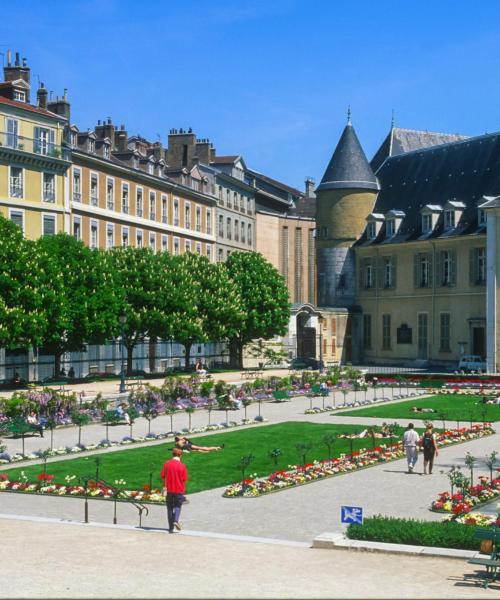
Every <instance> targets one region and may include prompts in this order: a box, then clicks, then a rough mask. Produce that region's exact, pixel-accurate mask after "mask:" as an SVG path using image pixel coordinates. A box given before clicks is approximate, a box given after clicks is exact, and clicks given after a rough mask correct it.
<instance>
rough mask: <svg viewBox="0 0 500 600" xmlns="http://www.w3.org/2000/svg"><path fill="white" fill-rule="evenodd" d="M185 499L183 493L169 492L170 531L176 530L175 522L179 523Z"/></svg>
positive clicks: (168, 517) (167, 503) (168, 513)
mask: <svg viewBox="0 0 500 600" xmlns="http://www.w3.org/2000/svg"><path fill="white" fill-rule="evenodd" d="M183 500H184V496H183V494H173V493H170V492H167V499H166V501H165V502H166V505H167V519H168V529H169V531H173V530H174V523H178V522H179V519H180V516H181V506H182V502H183Z"/></svg>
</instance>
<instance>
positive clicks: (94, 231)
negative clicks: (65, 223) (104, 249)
mask: <svg viewBox="0 0 500 600" xmlns="http://www.w3.org/2000/svg"><path fill="white" fill-rule="evenodd" d="M98 245H99V229H98V224H97V221H91V222H90V247H91V248H93V249H95V248H97V247H98Z"/></svg>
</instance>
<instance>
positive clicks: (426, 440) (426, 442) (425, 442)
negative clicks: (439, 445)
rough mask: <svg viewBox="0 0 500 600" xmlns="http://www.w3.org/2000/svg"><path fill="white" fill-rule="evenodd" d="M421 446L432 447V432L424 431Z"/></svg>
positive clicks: (429, 448)
mask: <svg viewBox="0 0 500 600" xmlns="http://www.w3.org/2000/svg"><path fill="white" fill-rule="evenodd" d="M422 446H423V448H424V450H431V449H432V448H434V444H433V435H432V433H424V437H423V438H422Z"/></svg>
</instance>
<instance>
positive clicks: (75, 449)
mask: <svg viewBox="0 0 500 600" xmlns="http://www.w3.org/2000/svg"><path fill="white" fill-rule="evenodd" d="M265 421H266V419H264V418H263V417H259V416H257V417H255V418H254V419H242V420H241V421H229V422H228V423H212V424H211V425H206V426H205V427H196V428H194V429H187V428H184V429H181V430H180V431H174V432H172V431H169V432H164V433H148V434H146V435H145V436H134V437H130V436H129V435H126V436H124V437H123V438H122V439H121V440H119V441H114V440H113V441H112V440H107V439H103V440H101V441H100V442H98V443H96V444H79V445H78V444H77V445H75V446H65V447H64V446H61V447H60V448H53V449H47V450H46V451H45V452H43V451H42V450H38V451H36V452H32V453H30V454H27V455H22V454H20V453H17V454H13V455H12V456H11V455H10V454H8V453H7V452H4V453H1V454H0V464H8V463H14V462H15V463H17V462H21V461H25V460H35V459H39V458H43V457H44V456H45V453H46V455H47V456H49V457H50V456H64V455H66V454H79V453H81V452H88V451H91V450H99V449H101V448H110V447H112V446H113V447H114V446H127V445H129V444H141V443H144V442H152V441H154V440H162V439H165V438H169V437H173V436H175V435H186V434H193V433H205V432H207V431H221V430H224V429H230V428H234V427H243V426H244V425H255V424H257V423H262V422H265Z"/></svg>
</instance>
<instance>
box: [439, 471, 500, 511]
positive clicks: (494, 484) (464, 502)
mask: <svg viewBox="0 0 500 600" xmlns="http://www.w3.org/2000/svg"><path fill="white" fill-rule="evenodd" d="M499 497H500V478H496V479H493V480H491V481H490V480H489V479H488V477H486V476H484V475H483V476H481V477H479V483H478V484H476V485H473V486H469V487H468V488H467V489H466V490H465V493H463V492H457V493H455V494H453V495H452V494H451V493H450V492H442V493H441V494H439V495H438V497H437V499H436V500H434V501H433V502H432V504H431V510H432V511H434V512H447V513H453V514H455V515H464V514H467V513H469V512H470V511H471V509H472V508H474V507H475V506H479V505H481V504H484V503H485V502H490V501H491V500H494V499H495V498H499Z"/></svg>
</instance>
